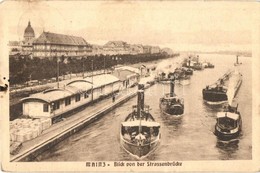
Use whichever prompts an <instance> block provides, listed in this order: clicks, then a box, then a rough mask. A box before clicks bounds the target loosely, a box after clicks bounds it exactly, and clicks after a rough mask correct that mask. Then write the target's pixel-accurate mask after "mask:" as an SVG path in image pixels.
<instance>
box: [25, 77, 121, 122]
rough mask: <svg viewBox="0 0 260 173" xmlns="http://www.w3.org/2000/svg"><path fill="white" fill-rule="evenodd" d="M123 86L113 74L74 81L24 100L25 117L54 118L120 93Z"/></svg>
mask: <svg viewBox="0 0 260 173" xmlns="http://www.w3.org/2000/svg"><path fill="white" fill-rule="evenodd" d="M92 82H93V83H92ZM121 84H122V82H121V81H120V80H119V79H118V78H117V77H115V76H114V75H111V74H102V75H97V76H93V78H92V77H88V78H85V79H81V80H74V81H71V82H69V83H68V84H66V85H65V86H63V87H60V88H55V89H50V90H46V91H44V92H41V93H36V94H32V95H30V96H29V97H26V98H23V99H22V105H23V115H25V116H29V117H31V118H54V117H57V116H59V115H62V114H65V113H67V112H69V111H71V110H73V109H76V108H79V107H80V106H83V105H86V104H89V103H91V102H93V101H97V100H99V99H101V98H103V97H104V96H108V95H110V94H114V93H115V92H118V91H119V89H120V87H121Z"/></svg>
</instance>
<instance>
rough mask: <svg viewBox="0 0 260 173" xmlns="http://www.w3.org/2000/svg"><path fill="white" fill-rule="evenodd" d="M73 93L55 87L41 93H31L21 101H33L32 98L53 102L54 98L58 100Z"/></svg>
mask: <svg viewBox="0 0 260 173" xmlns="http://www.w3.org/2000/svg"><path fill="white" fill-rule="evenodd" d="M72 94H73V93H71V92H70V91H68V90H65V89H61V88H56V89H50V90H46V91H44V92H41V93H37V94H32V95H30V96H29V97H26V98H23V99H22V101H33V100H40V101H43V102H47V103H50V102H53V101H56V100H60V99H63V98H66V97H69V96H71V95H72Z"/></svg>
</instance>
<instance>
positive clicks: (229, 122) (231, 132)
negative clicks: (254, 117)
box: [214, 105, 242, 141]
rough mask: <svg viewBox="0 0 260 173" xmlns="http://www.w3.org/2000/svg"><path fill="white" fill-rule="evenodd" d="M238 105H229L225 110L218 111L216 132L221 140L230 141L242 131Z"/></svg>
mask: <svg viewBox="0 0 260 173" xmlns="http://www.w3.org/2000/svg"><path fill="white" fill-rule="evenodd" d="M237 108H238V105H237V106H236V107H234V106H230V105H228V106H227V107H225V108H224V111H223V112H218V114H217V119H216V120H217V122H216V125H215V132H214V134H215V135H216V136H217V138H218V139H219V140H222V141H229V140H232V139H235V138H237V137H238V136H239V135H240V133H241V131H242V119H241V115H240V112H239V111H238V110H237Z"/></svg>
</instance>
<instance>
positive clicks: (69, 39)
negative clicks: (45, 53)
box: [33, 32, 89, 46]
mask: <svg viewBox="0 0 260 173" xmlns="http://www.w3.org/2000/svg"><path fill="white" fill-rule="evenodd" d="M33 43H34V44H45V43H49V44H63V45H83V46H84V45H89V44H88V43H87V42H86V41H85V40H84V38H82V37H76V36H71V35H63V34H56V33H50V32H43V33H42V34H41V35H40V36H39V37H38V38H37V39H36V40H35V41H34V42H33Z"/></svg>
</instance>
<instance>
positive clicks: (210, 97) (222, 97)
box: [202, 89, 228, 103]
mask: <svg viewBox="0 0 260 173" xmlns="http://www.w3.org/2000/svg"><path fill="white" fill-rule="evenodd" d="M202 95H203V100H205V101H207V102H215V103H217V102H224V101H227V100H228V98H227V94H226V93H225V92H221V91H220V92H216V91H209V90H207V89H203V90H202Z"/></svg>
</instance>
